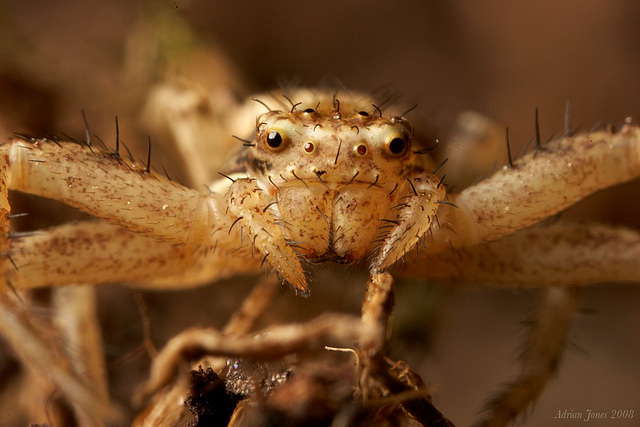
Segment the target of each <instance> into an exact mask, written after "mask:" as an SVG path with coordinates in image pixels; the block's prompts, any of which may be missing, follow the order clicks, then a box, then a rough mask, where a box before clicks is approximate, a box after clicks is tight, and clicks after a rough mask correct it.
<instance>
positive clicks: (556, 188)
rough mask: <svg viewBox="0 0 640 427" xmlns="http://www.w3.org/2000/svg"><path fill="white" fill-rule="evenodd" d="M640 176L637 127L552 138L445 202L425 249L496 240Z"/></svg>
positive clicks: (432, 250)
mask: <svg viewBox="0 0 640 427" xmlns="http://www.w3.org/2000/svg"><path fill="white" fill-rule="evenodd" d="M638 176H640V128H639V127H637V126H631V125H626V126H624V127H623V128H622V129H621V130H620V131H619V132H617V133H612V132H607V131H602V132H595V133H590V134H581V135H577V136H574V137H567V138H564V139H561V140H558V141H554V142H552V143H551V144H550V145H549V146H545V147H542V148H541V149H540V150H538V151H537V152H536V153H530V154H529V155H526V156H524V157H523V158H521V159H519V160H517V161H515V162H514V166H513V168H510V167H508V166H505V167H503V169H502V170H500V171H498V172H496V173H495V174H494V175H493V176H491V177H490V178H488V179H486V180H484V181H482V182H480V183H478V184H476V185H474V186H472V187H469V188H467V189H465V190H464V191H462V192H461V193H460V194H457V195H453V196H451V195H450V196H449V197H450V200H451V202H453V203H454V204H455V205H456V206H457V208H453V207H450V206H443V207H442V208H441V209H440V210H439V211H438V218H439V220H440V223H441V224H442V225H443V227H441V228H435V227H434V228H432V231H433V234H434V239H433V240H434V243H433V245H430V247H429V248H428V249H427V251H429V252H432V253H433V252H440V251H443V250H448V249H449V248H450V247H454V248H461V247H465V246H470V245H474V244H477V243H480V242H486V241H490V240H495V239H498V238H500V237H502V236H505V235H508V234H511V233H513V232H515V231H517V230H519V229H522V228H525V227H528V226H530V225H533V224H535V223H537V222H539V221H541V220H543V219H545V218H548V217H550V216H553V215H555V214H556V213H558V212H561V211H562V210H564V209H566V208H568V207H569V206H571V205H573V204H575V203H576V202H578V201H579V200H581V199H583V198H585V197H586V196H588V195H590V194H592V193H594V192H596V191H598V190H601V189H603V188H606V187H610V186H613V185H616V184H620V183H623V182H627V181H631V180H633V179H635V178H637V177H638Z"/></svg>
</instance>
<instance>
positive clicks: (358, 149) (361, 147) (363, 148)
mask: <svg viewBox="0 0 640 427" xmlns="http://www.w3.org/2000/svg"><path fill="white" fill-rule="evenodd" d="M353 151H354V153H356V155H357V156H360V157H362V156H364V155H365V154H367V151H369V150H368V148H367V145H366V144H358V145H356V146H355V147H353Z"/></svg>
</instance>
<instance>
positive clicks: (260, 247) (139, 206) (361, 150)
mask: <svg viewBox="0 0 640 427" xmlns="http://www.w3.org/2000/svg"><path fill="white" fill-rule="evenodd" d="M257 99H258V101H259V102H255V101H252V102H251V103H250V104H251V105H250V106H245V107H241V108H239V109H238V110H234V111H233V112H232V114H236V115H237V116H238V117H240V118H242V119H243V120H244V121H243V123H244V124H243V126H244V127H241V128H240V129H239V130H233V131H230V132H229V133H231V132H234V133H237V134H239V135H240V137H241V138H243V140H244V141H245V142H244V144H243V145H244V146H243V147H242V151H241V152H240V153H239V154H238V155H237V156H236V159H235V160H234V161H233V162H232V164H231V166H229V167H228V168H227V169H223V170H222V172H223V173H224V174H225V175H227V176H226V177H224V178H220V180H219V181H218V182H217V183H214V184H212V185H210V186H209V189H210V191H209V192H200V191H196V190H193V189H190V188H187V187H185V186H182V185H180V184H178V183H176V182H173V181H171V180H169V179H168V178H166V177H165V176H163V175H161V174H157V173H155V172H153V171H152V170H151V169H150V167H149V164H148V162H147V164H146V165H145V164H141V163H137V162H134V161H133V160H127V159H124V158H122V156H120V153H119V147H118V146H116V150H115V152H111V151H109V150H107V149H106V148H100V147H96V146H90V145H88V144H78V143H69V142H52V141H48V140H38V139H28V138H17V139H15V140H14V141H13V142H12V143H10V144H6V145H3V146H1V147H0V172H1V176H0V179H1V184H2V185H1V186H2V190H3V195H2V200H0V206H1V207H2V209H3V212H4V213H3V222H2V226H3V229H4V232H5V233H6V234H7V235H8V236H9V237H12V236H15V237H20V238H16V239H5V240H3V241H2V243H1V244H2V245H3V246H2V248H1V250H2V253H3V254H5V257H4V259H3V263H2V269H1V272H2V274H3V277H5V278H6V280H5V281H4V283H3V286H4V288H5V289H6V290H8V289H10V288H13V289H23V288H31V287H38V286H57V285H65V284H72V283H83V284H85V283H86V284H96V283H105V282H117V281H126V282H135V283H139V284H141V285H144V286H147V287H153V288H163V287H185V286H193V285H198V284H203V283H208V282H211V281H213V280H216V279H219V278H222V277H227V276H230V275H233V274H238V273H255V272H258V271H259V270H260V269H261V268H262V266H264V265H269V266H270V267H271V268H272V269H273V270H274V271H275V272H276V273H277V275H278V276H279V277H281V278H282V279H284V281H286V282H288V283H290V284H291V285H292V286H293V287H294V288H295V289H296V290H297V291H299V292H301V293H303V294H307V293H308V283H307V277H306V273H305V267H304V264H305V263H307V262H321V261H338V262H345V263H350V262H353V261H358V260H362V259H366V258H367V257H369V258H370V262H369V272H370V275H371V281H372V282H374V283H375V282H383V281H385V280H387V279H386V278H387V277H388V275H387V274H386V272H387V271H394V272H396V273H397V274H400V275H405V276H407V275H411V276H414V277H420V278H422V279H425V280H429V279H431V280H436V281H437V280H441V281H448V282H450V281H455V282H459V283H483V284H484V283H486V284H498V285H506V286H544V287H548V286H552V285H553V286H557V287H556V288H550V289H551V290H550V291H548V293H547V295H546V297H545V299H544V302H543V310H541V314H540V319H539V320H540V322H538V326H537V327H534V328H533V330H532V333H531V336H530V339H529V341H528V344H527V350H528V354H531V355H533V356H532V357H531V358H529V357H528V356H527V358H525V363H524V368H523V373H522V377H521V378H520V380H519V381H516V382H515V383H514V384H513V385H512V386H511V388H510V389H509V390H508V391H507V392H506V393H505V394H504V396H502V397H499V398H498V399H496V401H495V402H494V405H493V408H494V410H493V411H492V412H491V414H490V416H489V418H488V419H489V420H491V422H495V423H496V425H499V424H500V422H501V420H509V419H512V418H513V417H514V416H515V415H516V414H517V413H519V412H520V411H522V410H523V409H524V408H526V407H527V406H528V405H529V404H530V402H531V401H533V400H534V399H535V397H536V396H537V395H538V394H539V392H540V391H541V389H542V387H543V385H544V383H545V382H546V380H547V379H548V377H549V376H550V375H551V374H552V373H553V371H554V370H555V365H556V361H557V355H558V354H559V353H560V351H561V349H562V343H563V340H564V337H565V334H566V324H567V323H568V318H569V317H570V314H571V313H572V312H573V311H574V310H575V309H576V307H577V303H576V296H575V294H574V292H573V291H572V290H571V289H572V288H570V286H573V285H579V284H586V283H595V282H603V281H607V282H611V281H633V282H640V268H638V260H639V259H640V236H639V235H638V233H637V232H635V231H632V230H626V229H617V228H613V227H605V226H599V225H589V224H564V223H559V224H554V225H550V226H539V227H532V228H528V227H529V226H531V225H534V224H536V223H537V222H540V221H541V220H543V219H545V218H549V217H551V216H553V215H555V214H557V213H558V212H560V211H562V210H564V209H565V208H567V207H569V206H571V205H572V204H574V203H576V202H577V201H579V200H580V199H582V198H584V197H586V196H587V195H589V194H591V193H593V192H595V191H598V190H600V189H602V188H605V187H608V186H611V185H615V184H618V183H622V182H626V181H629V180H632V179H635V178H637V177H638V176H639V175H640V129H638V128H637V127H636V126H632V125H625V126H623V127H622V128H620V129H619V130H617V131H616V132H612V131H600V132H595V133H591V134H582V135H578V136H574V137H573V136H572V137H566V138H563V139H560V140H557V141H555V142H553V143H552V144H550V145H547V146H538V147H536V149H535V150H532V152H531V153H529V154H528V155H526V156H524V157H523V158H521V159H519V160H517V161H515V162H513V164H512V165H509V166H506V167H504V168H502V169H500V170H499V171H497V172H496V173H495V174H493V175H492V176H491V177H489V178H487V179H485V180H483V181H481V182H479V183H477V184H475V185H472V186H470V187H468V188H466V189H464V190H463V191H461V192H460V193H458V194H448V195H447V194H445V185H443V183H442V181H441V179H440V178H438V177H436V176H435V175H434V174H433V173H432V172H430V167H429V164H428V162H427V160H426V156H425V155H424V150H423V148H424V147H421V146H420V145H419V144H418V142H417V141H415V138H416V137H415V135H414V132H413V128H412V126H411V125H410V124H409V122H408V121H407V120H406V119H405V118H403V117H402V116H401V112H394V111H392V109H391V108H385V109H380V108H378V107H376V106H375V105H374V104H375V102H374V100H372V99H371V98H370V97H367V96H363V95H360V94H356V93H342V94H341V93H337V94H336V93H333V92H326V91H315V92H314V91H310V90H295V91H292V92H291V93H289V94H288V97H286V98H282V97H280V96H274V95H265V96H260V97H258V98H257ZM289 100H290V101H289ZM257 109H262V111H259V112H258V110H257ZM204 110H205V111H206V109H204ZM265 110H266V111H265ZM256 117H257V119H256ZM248 118H250V120H248ZM191 119H192V118H190V117H188V116H185V115H176V118H175V121H169V122H170V123H169V127H170V128H171V129H172V130H173V131H174V133H176V134H180V131H179V130H180V129H184V128H185V123H186V122H188V121H189V120H191ZM251 121H253V122H252V123H251ZM231 122H232V121H231V120H228V123H231ZM234 123H235V122H234ZM247 123H250V125H247ZM223 128H224V130H225V131H227V130H228V129H226V128H225V127H224V126H223ZM250 128H251V129H250ZM245 133H246V134H245ZM184 138H185V141H186V142H185V144H184V147H183V150H184V151H182V152H181V153H189V152H190V153H193V152H194V150H195V152H197V148H198V147H199V145H204V144H215V143H216V141H215V135H213V138H214V140H207V141H202V140H198V139H197V138H196V139H195V140H194V139H193V138H192V139H191V140H189V138H188V137H187V136H184ZM220 138H221V139H222V138H223V137H222V136H221V137H220ZM194 141H195V142H194ZM189 144H191V145H189ZM189 150H191V151H189ZM185 157H189V158H190V161H193V162H197V161H198V160H199V159H198V158H197V156H196V157H192V156H186V155H185ZM200 160H202V162H204V163H206V162H207V160H206V159H200ZM431 167H432V166H431ZM201 169H202V167H201V165H200V166H198V167H195V166H194V171H198V170H201ZM194 173H195V172H194ZM196 176H197V175H196ZM9 189H13V190H18V191H23V192H28V193H33V194H38V195H42V196H46V197H49V198H53V199H57V200H60V201H62V202H64V203H67V204H69V205H71V206H75V207H78V208H80V209H82V210H84V211H86V212H88V213H90V214H92V215H94V216H95V217H97V218H100V219H101V221H91V222H79V223H74V224H67V225H63V226H60V227H56V228H54V229H51V230H48V231H46V232H42V233H36V234H29V235H12V234H11V232H10V230H9V215H10V213H9V212H10V205H9V198H8V190H9ZM521 229H525V230H523V231H521V232H518V231H519V230H521ZM550 242H551V243H550ZM413 249H416V251H415V255H414V254H413V251H412V250H413ZM409 252H411V254H412V255H411V256H405V255H406V254H407V253H409ZM43 254H46V256H43ZM403 257H404V259H403ZM399 260H402V261H403V262H402V263H399V262H398V261H399ZM396 265H397V268H395V266H396ZM548 319H554V320H556V321H557V322H558V324H559V325H560V326H557V325H555V324H551V323H552V322H549V321H548ZM549 337H550V338H549ZM365 341H366V340H365ZM378 352H379V351H378ZM536 357H537V358H538V359H536ZM534 359H536V360H540V359H541V360H542V362H537V361H535V362H534V361H533V360H534ZM532 384H533V385H532ZM523 390H524V392H522V393H518V392H519V391H523ZM512 396H517V398H516V399H515V400H514V399H513V398H512ZM496 420H498V421H496Z"/></svg>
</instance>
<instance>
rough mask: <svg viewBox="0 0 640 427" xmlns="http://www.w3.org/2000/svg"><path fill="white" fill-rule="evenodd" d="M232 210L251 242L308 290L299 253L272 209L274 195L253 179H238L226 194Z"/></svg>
mask: <svg viewBox="0 0 640 427" xmlns="http://www.w3.org/2000/svg"><path fill="white" fill-rule="evenodd" d="M227 198H228V200H229V203H228V205H229V211H230V212H231V213H232V214H233V215H235V216H236V217H237V220H236V221H238V223H239V224H238V225H239V226H240V227H242V228H243V229H245V230H246V231H247V232H248V234H249V239H250V243H251V245H252V246H255V248H256V249H258V251H260V253H262V254H263V256H264V260H265V261H266V262H268V263H269V265H271V266H272V267H273V268H274V269H275V271H276V272H277V273H278V275H279V276H280V277H282V278H284V279H285V280H286V281H287V282H289V283H290V284H291V286H293V287H294V288H295V289H296V290H298V291H300V292H301V293H302V294H306V293H307V292H308V287H307V278H306V276H305V272H304V270H303V268H302V264H301V262H300V259H299V258H298V254H297V253H296V252H295V251H294V250H293V248H292V246H291V245H290V244H289V241H288V240H287V238H286V237H285V235H284V234H283V232H282V231H283V230H282V227H283V226H284V225H283V224H281V222H279V221H278V218H277V216H276V215H275V213H274V211H273V210H272V209H270V207H271V206H272V205H273V203H272V202H273V199H272V198H271V197H270V196H269V195H268V194H267V192H266V191H264V190H263V189H262V188H260V187H259V186H258V185H257V183H256V182H255V181H254V180H251V179H245V178H241V179H236V180H235V181H234V182H233V183H232V184H231V186H230V187H229V192H228V194H227Z"/></svg>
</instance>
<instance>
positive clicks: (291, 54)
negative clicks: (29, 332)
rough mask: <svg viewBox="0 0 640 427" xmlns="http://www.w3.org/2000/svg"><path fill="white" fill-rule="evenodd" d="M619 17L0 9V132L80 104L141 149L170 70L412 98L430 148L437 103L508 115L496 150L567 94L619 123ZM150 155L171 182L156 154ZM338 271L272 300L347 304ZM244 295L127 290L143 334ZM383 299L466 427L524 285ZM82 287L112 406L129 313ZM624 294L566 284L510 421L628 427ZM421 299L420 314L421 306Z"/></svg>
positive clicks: (306, 8)
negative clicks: (537, 380)
mask: <svg viewBox="0 0 640 427" xmlns="http://www.w3.org/2000/svg"><path fill="white" fill-rule="evenodd" d="M638 19H640V4H639V3H637V2H633V1H622V0H620V1H617V0H614V1H609V2H601V1H595V0H567V1H564V2H555V1H549V0H545V1H539V2H535V3H531V4H522V3H515V2H508V1H495V0H491V1H464V2H463V1H448V2H410V1H397V2H382V1H379V2H376V1H351V2H338V1H325V2H305V3H302V2H296V1H283V2H253V1H246V0H240V1H235V2H222V1H204V0H199V1H197V0H194V1H180V0H179V1H149V2H128V1H124V0H116V1H110V2H98V1H78V0H63V1H58V2H49V1H37V0H31V1H22V2H10V1H0V131H1V132H2V133H3V134H4V135H6V136H10V135H11V133H12V132H14V131H17V132H25V133H30V134H37V135H42V134H47V133H55V134H60V133H63V132H64V133H68V134H71V135H75V136H78V137H83V124H82V118H81V115H80V110H81V109H83V110H84V111H85V112H86V114H87V116H88V118H89V124H90V127H91V130H92V132H94V133H96V134H98V135H100V136H101V137H102V138H103V139H104V140H105V141H107V142H108V143H110V142H109V141H112V138H113V135H114V125H113V117H114V116H115V115H118V117H119V120H120V128H121V131H122V133H123V135H124V138H125V139H126V142H127V144H128V145H129V146H130V147H131V149H132V151H133V152H134V154H135V155H136V156H138V157H144V156H145V150H146V133H147V132H148V131H145V129H144V125H141V124H140V110H141V108H142V107H141V106H142V103H143V101H144V95H145V93H146V90H148V88H149V87H150V86H151V85H152V84H153V83H154V82H157V81H160V80H161V79H162V78H165V77H167V76H170V77H175V76H179V77H181V78H185V79H191V80H193V81H196V82H198V83H199V84H201V85H203V86H204V87H207V88H215V87H217V86H218V85H225V86H230V87H231V88H232V92H233V93H237V94H238V95H246V94H249V93H251V92H253V91H260V90H266V89H271V88H274V87H278V86H280V85H292V84H300V85H310V86H316V85H325V84H330V85H333V86H338V87H341V86H344V87H346V88H350V89H358V90H379V89H388V90H391V91H393V92H394V93H397V94H400V95H402V96H403V100H404V101H406V102H407V103H408V104H414V103H417V104H418V108H417V113H418V114H419V116H420V117H422V118H423V120H424V121H425V125H426V126H428V127H429V128H430V129H432V131H433V132H434V133H435V135H436V136H437V137H438V138H439V139H440V140H441V141H442V142H444V141H446V138H447V135H448V134H449V131H450V129H451V127H452V126H453V123H454V121H455V118H456V116H457V114H458V113H460V112H462V111H465V110H469V109H471V110H475V111H478V112H481V113H483V114H486V115H488V116H491V117H493V118H495V119H496V120H498V121H499V122H501V123H504V124H505V125H507V126H509V130H510V140H511V143H512V147H513V152H514V153H521V152H522V151H523V150H524V149H525V147H526V146H527V145H528V144H529V143H530V141H531V139H532V138H533V136H534V110H535V108H538V109H539V112H540V113H539V114H540V128H541V133H542V137H543V138H549V137H551V136H552V135H560V134H562V133H563V132H564V129H565V109H566V105H567V101H570V102H571V106H572V107H571V108H572V118H571V121H572V123H571V124H572V127H576V128H579V129H581V130H589V129H591V128H592V127H594V126H597V125H599V124H602V123H605V124H606V123H620V122H622V121H623V120H624V119H625V118H626V117H628V116H631V117H632V118H635V119H638V116H639V114H640V78H639V76H640V53H639V51H638V45H639V44H640V29H639V28H638ZM152 136H153V137H156V135H152ZM157 137H159V138H161V137H162V136H157ZM137 142H139V144H137ZM223 154H224V153H221V155H223ZM154 159H158V160H157V161H158V162H161V163H162V164H163V166H165V167H166V169H167V170H168V171H169V173H171V174H172V176H180V171H179V167H178V166H174V167H173V168H172V165H171V159H170V158H169V157H165V158H163V157H162V148H160V154H159V157H155V156H154ZM154 161H156V160H154ZM639 198H640V183H639V182H635V183H631V184H626V185H622V186H619V187H618V188H616V189H613V190H608V191H606V192H603V193H602V194H598V195H596V196H594V197H591V198H589V199H588V200H587V201H585V202H583V203H581V205H580V206H578V207H577V208H576V209H572V210H571V211H570V212H567V213H566V214H565V217H568V218H573V219H589V220H598V221H605V222H608V223H615V224H622V225H627V226H634V227H640V206H639V204H640V201H639ZM43 256H46V254H44V255H43ZM639 263H640V260H639ZM350 274H351V273H349V275H347V276H346V277H347V278H348V279H343V280H350V281H351V282H353V284H350V286H351V287H355V289H353V290H352V291H348V292H346V293H345V294H344V295H343V294H340V293H339V292H340V290H341V289H342V290H343V289H344V288H342V287H340V286H338V287H335V286H329V285H327V287H326V288H323V287H322V281H321V280H318V281H317V282H316V285H315V287H314V289H313V293H312V296H311V298H309V299H307V300H302V299H301V298H295V297H293V296H291V295H288V294H287V292H284V294H287V295H283V296H282V298H281V300H280V301H278V302H277V303H278V304H280V305H281V306H286V307H291V306H300V307H304V311H307V313H310V314H313V313H319V312H322V311H323V310H347V311H354V310H357V307H358V305H359V298H360V297H361V294H362V289H359V288H358V286H360V284H361V283H362V284H363V283H364V282H363V280H360V279H362V277H360V276H358V275H357V274H356V273H353V275H350ZM320 276H321V277H324V276H323V275H322V274H321V275H320ZM332 280H335V279H332ZM230 288H232V289H230ZM238 288H240V291H239V290H238ZM249 288H250V284H243V285H241V286H238V285H237V282H236V281H234V280H229V281H225V282H223V283H218V284H214V285H212V286H209V287H206V288H202V289H198V290H189V291H185V292H170V293H145V294H144V295H145V298H146V300H147V303H148V305H149V309H150V313H151V322H152V323H151V325H152V331H153V333H154V339H155V341H156V344H157V345H158V346H161V345H162V344H163V343H164V342H165V341H166V339H168V338H169V337H170V336H172V335H174V334H176V333H178V332H179V331H180V330H182V329H183V328H184V327H186V326H188V325H193V324H199V325H206V324H212V325H214V326H220V325H221V324H222V323H223V322H224V320H225V319H226V318H227V317H228V314H229V313H230V312H231V311H232V310H233V308H234V307H235V306H236V305H237V304H238V303H239V301H240V300H241V298H242V297H243V292H246V291H248V289H249ZM114 289H115V290H114ZM398 292H399V297H398V310H399V313H398V317H399V319H401V320H400V325H399V334H400V338H401V339H399V340H398V342H397V347H396V350H395V353H394V357H397V358H406V359H408V360H409V362H410V364H411V366H412V367H413V368H414V369H415V370H417V371H418V372H419V373H420V374H421V375H422V377H423V378H424V379H425V381H426V382H427V383H428V384H429V385H430V386H431V387H432V390H433V397H434V403H435V404H436V406H437V407H438V408H439V409H440V410H441V411H443V412H444V414H445V415H446V416H447V417H449V418H450V419H451V420H452V421H454V422H455V423H456V424H459V425H468V424H470V423H471V422H472V420H473V419H475V417H476V415H477V413H478V411H480V410H481V409H482V405H483V402H484V401H486V399H487V398H488V397H489V396H490V395H491V393H492V392H493V391H496V390H497V388H498V386H499V384H501V383H503V382H505V381H507V380H509V379H512V378H513V376H514V375H516V373H517V369H518V366H517V363H516V354H517V349H518V346H519V342H520V341H519V340H521V339H522V337H523V333H522V327H521V325H520V324H519V322H520V321H523V320H526V319H527V318H528V315H529V314H530V313H531V310H532V307H533V304H534V301H535V296H536V293H535V291H531V290H522V291H513V290H508V291H505V290H496V289H492V290H486V289H480V288H474V289H460V290H456V291H454V292H448V293H446V294H442V293H439V292H438V291H437V290H433V289H431V288H430V287H428V286H426V285H422V284H417V283H412V284H404V285H402V284H401V285H400V286H399V291H398ZM99 293H100V298H101V300H100V301H101V320H102V322H103V326H104V328H105V342H106V351H107V356H108V361H109V363H110V366H109V371H110V375H111V378H110V380H111V381H112V388H113V390H112V392H113V394H114V396H115V398H116V399H121V400H122V401H123V402H124V399H125V397H124V396H126V395H128V394H129V392H130V388H131V387H132V384H131V383H130V382H127V380H123V379H122V378H123V377H127V379H128V380H130V379H131V378H132V377H135V378H139V379H143V378H144V376H145V375H146V369H147V368H148V366H147V365H148V359H147V358H146V357H145V356H144V355H143V354H137V355H135V354H134V356H133V357H126V358H125V357H124V356H126V355H127V354H130V353H129V352H130V351H132V350H134V349H135V348H137V346H139V345H140V342H141V341H140V340H141V338H140V337H141V328H142V327H141V323H140V316H139V314H138V309H137V307H136V304H135V303H134V301H133V296H132V292H131V291H129V290H128V289H127V288H124V287H110V288H107V287H105V288H101V289H100V292H99ZM289 293H290V292H289ZM336 300H340V301H341V302H340V306H336V303H335V301H336ZM203 301H206V302H205V303H204V304H203ZM327 301H334V302H333V305H331V306H327V305H325V303H326V302H327ZM420 301H424V304H421V303H420ZM638 302H640V292H639V291H638V289H637V287H633V286H622V285H615V286H611V285H601V286H597V287H590V288H589V289H587V290H585V293H584V298H583V303H582V305H583V307H584V308H585V309H589V310H592V311H594V313H591V314H589V315H579V316H578V317H577V319H576V322H575V326H574V328H573V331H572V336H571V341H572V344H573V345H572V346H571V348H569V350H568V352H567V354H566V357H565V359H564V362H563V364H562V367H561V370H560V374H559V376H558V377H557V378H556V379H555V380H554V381H553V382H552V384H551V385H550V387H549V388H548V389H547V390H546V391H545V392H544V394H543V396H542V398H541V399H540V401H539V403H538V404H537V405H536V406H535V408H534V411H533V412H532V413H531V414H530V416H529V417H528V418H527V422H528V423H529V424H530V425H554V424H555V423H559V424H561V425H563V426H569V425H582V424H580V422H575V423H572V421H571V420H554V415H556V414H557V413H558V411H563V410H565V409H566V410H568V411H584V412H585V413H586V411H587V410H592V411H598V412H607V413H609V414H610V411H611V410H615V409H632V410H635V411H636V413H637V417H636V418H635V419H633V420H626V421H625V420H617V421H615V422H614V421H610V423H611V424H614V423H615V424H616V425H620V426H623V425H636V424H637V418H638V417H640V403H639V402H640V358H638V354H640V332H638V331H639V330H640V329H639V326H640V314H639V313H640V311H638V310H637V306H638ZM429 305H434V306H436V310H435V312H436V313H437V314H435V315H429V314H427V312H428V308H429V307H427V306H429ZM114 307H116V308H115V309H114ZM402 322H405V323H402ZM436 322H437V324H436ZM425 331H427V332H425ZM576 347H578V348H580V349H581V350H580V351H577V350H575V348H576ZM1 360H2V359H0V361H1ZM7 363H8V362H7ZM10 366H13V365H10ZM1 369H2V368H0V370H1ZM4 372H5V373H4V375H9V374H8V373H7V371H6V370H5V371H4ZM0 388H2V380H1V379H0ZM6 395H7V394H3V396H6ZM3 416H4V414H0V425H3ZM27 421H30V422H43V421H42V420H27ZM593 425H595V424H593ZM601 425H602V424H601ZM607 425H608V424H607Z"/></svg>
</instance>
